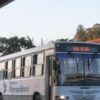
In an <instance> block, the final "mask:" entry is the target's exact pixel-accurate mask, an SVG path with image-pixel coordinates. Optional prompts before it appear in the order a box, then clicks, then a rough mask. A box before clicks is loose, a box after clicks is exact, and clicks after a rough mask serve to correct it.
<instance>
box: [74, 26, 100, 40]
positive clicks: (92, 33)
mask: <svg viewBox="0 0 100 100" xmlns="http://www.w3.org/2000/svg"><path fill="white" fill-rule="evenodd" d="M97 38H100V24H95V25H94V26H93V27H92V28H88V29H85V28H84V27H83V25H79V26H78V28H77V32H76V35H75V37H74V39H75V40H78V41H88V40H93V39H97Z"/></svg>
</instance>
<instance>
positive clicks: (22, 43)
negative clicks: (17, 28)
mask: <svg viewBox="0 0 100 100" xmlns="http://www.w3.org/2000/svg"><path fill="white" fill-rule="evenodd" d="M0 43H1V46H0V52H3V55H7V54H10V53H15V52H18V51H21V50H22V48H24V49H29V48H32V47H35V45H34V44H33V41H32V39H31V38H30V37H29V36H27V38H25V37H21V38H18V37H17V36H14V37H11V38H9V39H7V38H0Z"/></svg>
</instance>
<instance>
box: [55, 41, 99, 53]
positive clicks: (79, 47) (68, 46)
mask: <svg viewBox="0 0 100 100" xmlns="http://www.w3.org/2000/svg"><path fill="white" fill-rule="evenodd" d="M56 52H93V53H100V45H96V44H93V45H92V44H87V43H84V44H83V43H82V44H81V43H57V44H56Z"/></svg>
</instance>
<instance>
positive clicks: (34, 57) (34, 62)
mask: <svg viewBox="0 0 100 100" xmlns="http://www.w3.org/2000/svg"><path fill="white" fill-rule="evenodd" d="M35 64H37V54H35V55H33V65H35Z"/></svg>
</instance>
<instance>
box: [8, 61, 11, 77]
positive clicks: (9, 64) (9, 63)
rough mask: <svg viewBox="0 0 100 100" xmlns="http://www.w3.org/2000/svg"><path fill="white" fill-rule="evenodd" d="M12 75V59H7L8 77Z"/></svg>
mask: <svg viewBox="0 0 100 100" xmlns="http://www.w3.org/2000/svg"><path fill="white" fill-rule="evenodd" d="M11 77H12V60H9V61H8V79H10V78H11Z"/></svg>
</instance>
